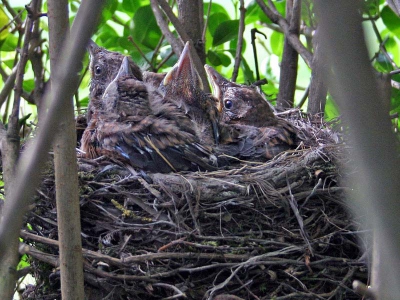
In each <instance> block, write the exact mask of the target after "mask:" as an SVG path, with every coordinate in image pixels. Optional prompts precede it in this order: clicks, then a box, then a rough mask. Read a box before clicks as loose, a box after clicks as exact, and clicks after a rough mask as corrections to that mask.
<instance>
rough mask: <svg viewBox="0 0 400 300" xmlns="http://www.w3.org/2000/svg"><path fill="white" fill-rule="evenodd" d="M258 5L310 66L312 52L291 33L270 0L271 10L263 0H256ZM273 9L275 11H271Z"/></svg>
mask: <svg viewBox="0 0 400 300" xmlns="http://www.w3.org/2000/svg"><path fill="white" fill-rule="evenodd" d="M256 1H257V3H258V5H259V6H260V7H261V9H262V11H263V12H264V13H265V15H266V16H267V17H268V18H269V19H270V20H271V21H272V22H274V23H276V24H278V25H279V26H280V27H281V28H282V30H283V32H284V33H285V36H286V37H287V38H288V41H289V43H290V44H291V45H292V46H293V48H294V49H296V51H297V53H299V54H300V56H301V57H302V58H303V59H304V61H305V63H306V64H307V65H308V66H309V67H311V62H312V54H311V52H310V51H308V50H307V48H306V47H304V45H303V44H302V43H301V42H300V39H299V37H298V36H296V35H295V34H292V33H291V32H290V30H289V24H288V23H287V21H286V20H285V18H283V17H282V16H281V15H280V14H279V13H278V12H277V11H276V9H275V6H274V5H273V4H272V1H270V0H268V3H270V5H271V4H272V6H271V7H272V10H271V9H270V8H269V7H268V6H267V5H266V4H265V3H264V1H263V0H256ZM274 9H275V12H274V11H273V10H274Z"/></svg>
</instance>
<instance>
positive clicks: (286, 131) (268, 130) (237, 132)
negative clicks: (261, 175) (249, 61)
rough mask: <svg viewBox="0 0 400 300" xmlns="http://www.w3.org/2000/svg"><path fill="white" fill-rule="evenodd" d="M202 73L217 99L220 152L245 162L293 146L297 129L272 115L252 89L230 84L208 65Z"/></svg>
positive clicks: (269, 108) (253, 88) (264, 102)
mask: <svg viewBox="0 0 400 300" xmlns="http://www.w3.org/2000/svg"><path fill="white" fill-rule="evenodd" d="M205 70H206V72H207V76H208V79H209V80H210V82H211V85H212V88H213V95H214V97H215V98H217V99H218V103H217V109H218V112H219V115H220V129H219V130H220V134H221V138H220V142H221V144H222V145H223V146H221V147H220V150H221V149H223V150H224V151H227V152H228V153H229V154H230V155H234V156H239V157H244V158H247V159H248V158H257V157H264V158H267V159H271V158H273V157H274V156H275V155H277V154H279V153H280V152H282V151H285V150H288V149H290V148H292V147H293V146H294V145H295V143H296V141H295V140H296V129H295V128H294V127H293V125H291V124H290V123H289V122H288V121H286V120H283V119H281V118H278V117H277V116H275V115H274V113H273V111H272V109H271V107H270V106H269V104H268V103H267V102H266V100H265V99H264V98H263V97H262V95H261V94H260V93H259V92H258V91H257V90H256V88H255V87H252V86H246V85H241V84H237V83H234V82H231V81H229V80H227V79H226V78H224V77H223V76H222V75H220V74H219V73H218V72H217V71H216V70H215V69H213V68H212V67H210V66H209V65H205Z"/></svg>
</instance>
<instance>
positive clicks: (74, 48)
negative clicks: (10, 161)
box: [0, 0, 104, 262]
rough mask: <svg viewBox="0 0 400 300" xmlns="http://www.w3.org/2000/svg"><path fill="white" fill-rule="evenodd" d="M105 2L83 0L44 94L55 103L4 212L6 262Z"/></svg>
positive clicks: (1, 250) (1, 247) (1, 240)
mask: <svg viewBox="0 0 400 300" xmlns="http://www.w3.org/2000/svg"><path fill="white" fill-rule="evenodd" d="M103 3H104V0H103V1H95V2H93V1H88V0H83V1H82V4H81V6H80V8H79V11H78V13H77V17H76V19H75V22H74V26H73V27H72V31H71V36H70V37H69V38H68V40H67V41H66V43H65V47H64V48H63V51H62V54H61V55H60V57H61V59H60V63H59V68H58V69H57V71H56V73H55V74H53V76H54V77H53V78H54V79H55V80H54V85H53V86H52V89H51V90H50V91H47V92H46V94H45V96H44V99H45V100H46V101H45V103H51V106H50V107H49V110H48V115H47V116H46V118H45V119H44V120H43V122H42V123H41V124H40V125H41V126H40V129H39V132H38V135H37V136H36V138H35V140H34V141H33V142H32V144H30V145H29V147H28V148H27V150H26V151H25V152H24V153H23V154H22V156H21V159H20V161H19V163H18V166H17V170H18V172H16V174H18V177H17V178H15V182H14V185H13V187H14V188H13V189H12V190H11V191H10V193H9V196H8V197H7V201H6V202H5V205H4V215H3V218H2V220H1V223H0V225H1V226H0V262H3V261H4V258H5V255H4V254H5V250H6V249H7V247H8V245H9V244H10V243H11V242H12V241H15V240H18V234H19V231H20V228H21V226H22V218H23V215H24V212H25V210H26V207H27V204H28V203H29V200H30V199H31V198H32V197H33V195H34V192H35V187H36V186H37V184H38V183H39V181H40V176H39V174H40V170H41V167H42V166H43V165H44V161H45V160H46V158H47V151H48V149H49V147H50V144H51V142H52V140H53V138H54V136H55V133H56V131H55V130H54V128H57V127H58V122H59V121H60V120H62V119H63V114H64V106H65V105H68V101H70V100H71V97H72V95H73V93H74V91H75V88H76V84H77V80H76V73H77V72H79V67H80V66H81V60H82V58H83V55H84V53H85V50H86V44H87V41H88V40H89V37H90V36H91V34H92V32H93V31H94V28H95V23H96V22H97V19H98V16H99V14H100V11H101V7H102V4H103ZM27 178H29V180H27Z"/></svg>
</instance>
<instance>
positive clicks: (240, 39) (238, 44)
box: [232, 0, 246, 81]
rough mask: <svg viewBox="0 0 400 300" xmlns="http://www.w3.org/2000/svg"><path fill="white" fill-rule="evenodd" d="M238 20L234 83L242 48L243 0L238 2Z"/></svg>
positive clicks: (244, 9) (244, 10)
mask: <svg viewBox="0 0 400 300" xmlns="http://www.w3.org/2000/svg"><path fill="white" fill-rule="evenodd" d="M239 10H240V18H239V33H238V41H237V44H236V55H235V64H234V66H233V73H232V81H236V78H237V76H238V72H239V66H240V60H241V57H242V47H243V33H244V28H245V23H244V18H245V16H246V8H245V7H244V0H240V8H239Z"/></svg>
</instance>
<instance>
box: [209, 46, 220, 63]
mask: <svg viewBox="0 0 400 300" xmlns="http://www.w3.org/2000/svg"><path fill="white" fill-rule="evenodd" d="M207 58H208V60H209V61H210V63H211V65H213V66H220V65H221V64H222V63H221V59H220V58H219V56H218V55H217V53H216V52H215V51H212V50H208V52H207Z"/></svg>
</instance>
